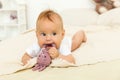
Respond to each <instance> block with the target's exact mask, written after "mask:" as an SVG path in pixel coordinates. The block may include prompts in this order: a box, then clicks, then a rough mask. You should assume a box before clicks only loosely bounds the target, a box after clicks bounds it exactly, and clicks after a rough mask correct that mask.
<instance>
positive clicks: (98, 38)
mask: <svg viewBox="0 0 120 80" xmlns="http://www.w3.org/2000/svg"><path fill="white" fill-rule="evenodd" d="M65 28H66V33H67V35H68V36H71V35H72V34H73V33H75V32H76V31H77V30H78V29H84V30H85V32H86V35H87V42H86V43H84V44H82V45H81V47H80V48H79V49H77V50H76V51H74V52H73V53H72V54H73V56H74V57H75V59H76V64H75V65H73V64H70V63H68V62H66V61H63V60H62V61H61V60H60V59H57V60H54V61H53V63H52V64H51V66H55V67H58V66H59V67H66V66H80V65H85V64H95V63H98V62H103V61H104V62H105V61H111V60H117V59H120V43H119V41H120V28H119V26H118V27H109V26H97V25H95V26H86V27H78V26H66V27H65ZM34 41H36V37H35V33H34V31H31V32H26V33H24V34H21V35H20V36H17V37H15V38H12V39H9V40H6V41H3V42H1V43H0V55H1V56H0V59H1V60H0V75H4V74H12V73H15V72H17V71H20V70H23V69H27V68H31V67H32V66H33V65H34V64H35V59H33V60H31V62H29V64H27V65H25V66H22V65H21V62H20V59H21V56H22V55H23V53H24V51H25V49H26V48H27V47H28V46H29V45H31V44H32V43H33V42H34ZM47 69H49V70H50V69H51V68H50V67H49V68H47ZM55 69H56V68H55ZM51 70H52V69H51ZM30 72H31V71H30ZM45 72H46V71H45ZM45 72H43V73H45ZM31 73H32V72H31ZM16 80H17V79H16ZM44 80H45V79H44Z"/></svg>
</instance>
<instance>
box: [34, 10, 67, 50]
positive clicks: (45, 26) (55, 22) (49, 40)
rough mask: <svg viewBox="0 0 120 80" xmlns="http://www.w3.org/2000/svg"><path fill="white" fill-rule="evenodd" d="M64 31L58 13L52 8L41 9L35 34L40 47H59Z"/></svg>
mask: <svg viewBox="0 0 120 80" xmlns="http://www.w3.org/2000/svg"><path fill="white" fill-rule="evenodd" d="M64 34H65V31H64V28H63V22H62V18H61V17H60V15H59V14H58V13H56V12H54V11H52V10H46V11H43V12H42V13H41V14H40V15H39V16H38V19H37V22H36V35H37V39H38V43H39V45H40V47H43V46H44V45H46V47H47V48H50V47H56V48H57V49H58V48H59V47H60V44H61V41H62V39H63V37H64Z"/></svg>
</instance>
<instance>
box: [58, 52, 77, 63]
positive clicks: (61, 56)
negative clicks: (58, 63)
mask: <svg viewBox="0 0 120 80" xmlns="http://www.w3.org/2000/svg"><path fill="white" fill-rule="evenodd" d="M58 58H62V59H64V60H66V61H68V62H70V63H74V64H75V59H74V57H73V56H72V54H69V55H66V56H65V55H62V54H60V55H59V56H58Z"/></svg>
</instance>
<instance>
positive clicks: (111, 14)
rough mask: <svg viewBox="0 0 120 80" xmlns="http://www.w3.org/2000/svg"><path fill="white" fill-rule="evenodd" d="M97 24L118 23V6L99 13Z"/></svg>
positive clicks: (119, 15) (119, 17)
mask: <svg viewBox="0 0 120 80" xmlns="http://www.w3.org/2000/svg"><path fill="white" fill-rule="evenodd" d="M97 24H99V25H110V26H113V25H120V8H115V9H112V10H109V11H107V12H105V13H103V14H101V15H99V18H98V21H97Z"/></svg>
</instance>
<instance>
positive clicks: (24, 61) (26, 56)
mask: <svg viewBox="0 0 120 80" xmlns="http://www.w3.org/2000/svg"><path fill="white" fill-rule="evenodd" d="M31 58H32V57H31V56H29V55H28V54H27V53H25V54H24V55H23V56H22V63H23V65H25V64H27V62H28V61H29V60H30V59H31Z"/></svg>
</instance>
